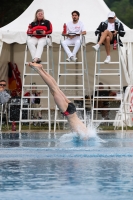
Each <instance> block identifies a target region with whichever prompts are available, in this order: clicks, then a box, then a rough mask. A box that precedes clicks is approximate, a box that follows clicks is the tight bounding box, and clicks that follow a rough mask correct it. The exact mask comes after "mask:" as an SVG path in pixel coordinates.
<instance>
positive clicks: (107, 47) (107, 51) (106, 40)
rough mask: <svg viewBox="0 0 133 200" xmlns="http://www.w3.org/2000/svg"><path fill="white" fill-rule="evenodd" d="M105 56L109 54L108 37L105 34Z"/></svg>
mask: <svg viewBox="0 0 133 200" xmlns="http://www.w3.org/2000/svg"><path fill="white" fill-rule="evenodd" d="M104 45H105V49H106V53H107V56H110V37H109V36H107V37H106V39H105V42H104Z"/></svg>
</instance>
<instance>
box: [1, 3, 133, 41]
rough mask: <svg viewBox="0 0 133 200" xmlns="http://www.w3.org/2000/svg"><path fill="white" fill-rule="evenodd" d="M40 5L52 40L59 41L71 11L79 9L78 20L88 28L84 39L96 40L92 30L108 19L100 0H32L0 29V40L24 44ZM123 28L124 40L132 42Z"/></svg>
mask: <svg viewBox="0 0 133 200" xmlns="http://www.w3.org/2000/svg"><path fill="white" fill-rule="evenodd" d="M39 8H42V9H43V10H44V13H45V18H46V19H48V20H50V21H51V23H52V25H53V34H52V38H53V42H55V43H59V41H60V34H61V32H62V29H63V24H64V23H65V22H68V21H70V20H71V12H72V11H73V10H78V11H79V12H80V20H81V21H82V22H83V23H84V25H85V27H86V30H87V36H86V42H87V43H88V42H96V37H95V35H94V31H95V30H96V28H97V26H98V25H99V24H100V22H101V21H105V20H106V19H107V15H108V13H109V11H110V10H109V8H108V7H107V6H106V4H105V2H104V1H103V0H82V1H77V0H68V1H63V0H48V1H47V0H34V1H33V2H32V4H31V5H30V6H29V7H28V8H27V10H25V12H24V13H22V15H20V16H19V17H18V18H17V19H15V20H14V21H13V22H11V23H10V24H8V25H6V26H4V27H2V28H1V29H0V40H1V41H3V42H6V43H8V44H11V43H13V42H17V43H19V44H24V43H25V42H26V30H27V27H28V25H29V23H30V22H32V21H33V19H34V15H35V12H36V10H37V9H39ZM124 28H125V30H126V31H127V34H126V36H125V37H124V40H123V41H124V42H133V34H132V33H133V32H132V31H131V30H130V29H129V28H128V27H127V26H126V25H124ZM131 32H132V33H131ZM129 36H130V37H129Z"/></svg>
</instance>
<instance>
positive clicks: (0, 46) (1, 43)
mask: <svg viewBox="0 0 133 200" xmlns="http://www.w3.org/2000/svg"><path fill="white" fill-rule="evenodd" d="M2 47H3V41H0V56H1V53H2Z"/></svg>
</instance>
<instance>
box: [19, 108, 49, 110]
mask: <svg viewBox="0 0 133 200" xmlns="http://www.w3.org/2000/svg"><path fill="white" fill-rule="evenodd" d="M21 109H22V110H49V109H48V108H21Z"/></svg>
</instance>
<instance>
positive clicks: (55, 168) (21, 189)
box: [0, 133, 133, 200]
mask: <svg viewBox="0 0 133 200" xmlns="http://www.w3.org/2000/svg"><path fill="white" fill-rule="evenodd" d="M62 135H63V133H58V134H56V135H54V134H52V133H51V134H48V133H22V134H18V133H1V135H0V136H1V139H0V199H1V200H44V199H46V200H49V199H50V200H55V199H60V200H120V199H121V200H128V199H130V200H131V199H133V170H132V169H133V134H131V133H123V134H122V133H108V134H106V133H104V134H99V135H98V136H97V137H93V138H90V139H89V140H88V141H82V140H80V139H79V138H78V137H76V136H75V135H74V134H65V135H63V136H62ZM61 136H62V137H61Z"/></svg>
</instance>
